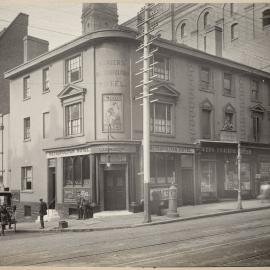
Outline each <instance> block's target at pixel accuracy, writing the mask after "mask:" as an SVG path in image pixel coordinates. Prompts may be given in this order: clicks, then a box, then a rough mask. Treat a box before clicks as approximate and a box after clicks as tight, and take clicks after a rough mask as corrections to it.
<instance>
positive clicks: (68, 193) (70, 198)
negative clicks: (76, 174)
mask: <svg viewBox="0 0 270 270" xmlns="http://www.w3.org/2000/svg"><path fill="white" fill-rule="evenodd" d="M79 198H84V199H86V200H89V201H91V200H92V189H91V188H75V187H74V188H67V187H65V188H64V203H73V204H76V203H77V201H78V200H79Z"/></svg>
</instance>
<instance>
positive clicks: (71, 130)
mask: <svg viewBox="0 0 270 270" xmlns="http://www.w3.org/2000/svg"><path fill="white" fill-rule="evenodd" d="M65 117H66V119H65V122H66V135H67V136H68V135H75V134H79V133H81V103H76V104H72V105H69V106H66V107H65Z"/></svg>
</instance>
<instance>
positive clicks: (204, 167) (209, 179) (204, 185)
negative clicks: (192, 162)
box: [200, 161, 217, 197]
mask: <svg viewBox="0 0 270 270" xmlns="http://www.w3.org/2000/svg"><path fill="white" fill-rule="evenodd" d="M200 165H201V166H200V167H201V173H200V174H201V193H202V196H204V194H205V193H208V194H207V195H208V196H209V195H210V194H211V193H212V196H214V197H215V196H216V192H217V184H216V162H215V161H201V164H200ZM210 196H211V195H210Z"/></svg>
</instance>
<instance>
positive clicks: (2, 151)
mask: <svg viewBox="0 0 270 270" xmlns="http://www.w3.org/2000/svg"><path fill="white" fill-rule="evenodd" d="M0 118H1V124H0V130H1V138H2V139H1V152H0V154H1V170H0V172H1V176H2V179H1V181H0V186H1V185H3V182H4V116H3V114H0Z"/></svg>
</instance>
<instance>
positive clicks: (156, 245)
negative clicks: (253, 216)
mask: <svg viewBox="0 0 270 270" xmlns="http://www.w3.org/2000/svg"><path fill="white" fill-rule="evenodd" d="M269 226H270V224H266V225H260V226H249V227H245V228H244V229H245V231H247V230H257V229H259V228H265V227H268V228H269ZM241 231H243V228H239V229H235V230H231V229H230V230H229V231H228V230H227V231H224V232H223V233H221V232H217V233H208V234H204V235H201V236H193V237H185V238H181V239H176V240H170V241H161V242H158V243H152V244H144V245H135V246H131V247H127V246H126V245H123V248H118V249H112V250H107V251H103V252H95V253H91V254H89V252H87V253H86V254H81V255H76V256H68V257H67V256H65V257H62V258H54V259H48V260H45V261H41V262H36V263H31V264H26V265H25V266H33V265H43V264H48V263H56V262H61V261H67V260H77V259H80V258H81V259H82V258H87V257H93V256H95V257H96V256H106V255H110V254H114V253H121V252H130V251H133V250H137V249H147V248H153V247H159V246H165V245H170V244H174V243H179V242H188V241H195V240H196V241H203V240H204V239H208V240H209V237H213V238H215V237H218V236H225V235H230V234H231V235H232V234H236V233H238V232H241ZM260 237H262V238H265V237H269V232H265V233H262V234H259V235H258V234H257V236H256V237H251V238H249V239H244V240H237V241H234V242H228V243H221V244H215V245H209V246H208V247H207V248H214V247H216V248H218V247H222V246H226V245H227V246H229V245H230V244H231V243H232V244H235V243H237V242H238V241H240V242H241V241H251V240H255V239H259V238H260ZM132 239H136V240H138V238H134V237H133V238H132ZM125 240H127V241H129V242H130V239H125ZM97 243H98V244H102V242H97ZM90 245H91V246H92V247H93V245H94V243H89V246H90ZM204 249H205V248H203V249H201V248H199V249H195V250H194V249H192V250H186V251H182V252H180V253H177V254H185V252H189V253H190V252H201V251H202V250H204ZM165 256H166V255H165ZM168 256H171V254H168ZM158 258H160V256H158ZM136 263H137V261H136ZM130 264H132V263H131V262H130V261H129V262H128V263H124V264H123V266H124V265H126V266H129V265H130ZM117 266H118V265H117Z"/></svg>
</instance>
